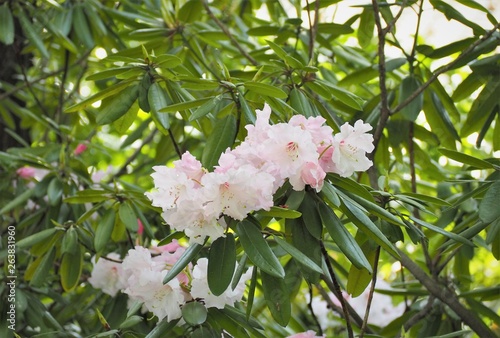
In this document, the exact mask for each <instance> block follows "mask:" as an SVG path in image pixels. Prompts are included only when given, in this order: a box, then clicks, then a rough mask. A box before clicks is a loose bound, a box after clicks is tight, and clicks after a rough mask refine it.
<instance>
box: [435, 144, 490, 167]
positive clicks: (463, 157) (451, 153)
mask: <svg viewBox="0 0 500 338" xmlns="http://www.w3.org/2000/svg"><path fill="white" fill-rule="evenodd" d="M439 152H440V153H441V154H443V155H444V156H446V157H448V158H451V159H452V160H455V161H457V162H460V163H464V164H468V165H470V166H472V167H474V168H478V169H493V168H494V166H493V164H491V163H490V162H486V161H484V160H481V159H479V158H476V157H473V156H470V155H467V154H464V153H461V152H459V151H455V150H450V149H445V148H439Z"/></svg>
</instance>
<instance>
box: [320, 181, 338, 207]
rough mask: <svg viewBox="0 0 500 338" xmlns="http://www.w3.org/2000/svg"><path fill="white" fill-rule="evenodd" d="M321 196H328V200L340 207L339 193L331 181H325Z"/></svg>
mask: <svg viewBox="0 0 500 338" xmlns="http://www.w3.org/2000/svg"><path fill="white" fill-rule="evenodd" d="M320 196H322V197H324V198H326V200H327V201H328V202H330V203H331V204H333V205H334V206H336V207H340V198H339V195H338V194H337V191H336V189H335V188H334V187H333V186H332V185H331V184H330V183H329V182H325V183H324V185H323V189H321V192H320Z"/></svg>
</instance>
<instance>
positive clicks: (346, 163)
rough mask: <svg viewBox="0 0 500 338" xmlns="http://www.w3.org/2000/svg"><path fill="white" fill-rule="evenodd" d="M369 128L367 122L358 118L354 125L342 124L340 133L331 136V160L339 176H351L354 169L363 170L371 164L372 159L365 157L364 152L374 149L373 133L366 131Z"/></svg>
mask: <svg viewBox="0 0 500 338" xmlns="http://www.w3.org/2000/svg"><path fill="white" fill-rule="evenodd" d="M371 129H372V127H371V126H370V125H369V124H368V123H363V121H361V120H358V121H356V123H355V124H354V127H352V126H351V125H349V124H348V123H345V124H344V125H342V126H341V127H340V133H338V134H336V135H335V136H334V137H333V144H332V145H333V147H334V151H333V154H332V161H333V163H334V164H335V167H336V173H338V174H339V175H340V176H342V177H347V176H351V175H352V174H353V173H354V172H355V171H365V170H368V168H370V167H371V166H372V164H373V163H372V161H370V160H369V159H368V158H367V157H366V153H370V152H372V151H373V149H374V146H373V135H371V134H368V133H367V132H368V131H370V130H371Z"/></svg>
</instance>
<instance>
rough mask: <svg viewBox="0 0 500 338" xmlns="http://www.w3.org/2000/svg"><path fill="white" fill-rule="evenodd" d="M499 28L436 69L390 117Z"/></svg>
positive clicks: (496, 27) (489, 32) (498, 25)
mask: <svg viewBox="0 0 500 338" xmlns="http://www.w3.org/2000/svg"><path fill="white" fill-rule="evenodd" d="M499 28H500V23H497V24H496V25H495V27H494V28H493V29H492V30H490V31H488V32H487V33H486V34H484V35H483V36H482V37H481V38H480V39H478V40H477V41H476V42H474V43H473V44H471V45H470V46H469V47H467V48H466V49H464V50H463V51H462V53H461V54H460V55H459V56H457V58H456V59H455V60H453V61H452V62H450V63H448V64H447V65H444V66H443V67H441V68H439V69H437V70H436V71H435V72H434V73H433V74H432V76H431V77H430V78H429V80H427V81H426V82H425V83H424V84H423V85H422V86H420V88H418V89H417V90H416V91H415V92H413V93H412V94H411V95H410V96H408V97H407V98H406V100H404V101H403V102H401V103H400V104H398V105H397V106H396V108H394V109H393V110H392V112H391V115H394V114H396V113H397V112H399V111H400V110H401V109H403V108H404V107H406V106H407V105H408V104H410V102H411V101H413V100H414V99H415V98H416V97H417V96H418V95H420V94H421V93H422V92H423V91H424V90H425V89H427V87H429V86H430V85H431V84H432V83H433V82H434V81H436V79H437V78H438V76H439V75H441V74H443V73H446V72H447V71H449V70H450V69H452V68H453V67H454V66H455V65H456V64H457V63H458V62H459V61H462V59H463V58H464V57H466V56H468V55H469V54H470V53H472V52H473V51H474V49H475V48H476V47H477V46H479V45H480V44H481V43H483V42H484V41H486V40H488V39H489V38H490V37H491V36H492V35H493V33H495V32H496V31H497V30H498V29H499Z"/></svg>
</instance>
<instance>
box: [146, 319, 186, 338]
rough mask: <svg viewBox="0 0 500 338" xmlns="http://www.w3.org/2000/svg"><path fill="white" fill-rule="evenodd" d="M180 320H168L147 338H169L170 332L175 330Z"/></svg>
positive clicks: (164, 320)
mask: <svg viewBox="0 0 500 338" xmlns="http://www.w3.org/2000/svg"><path fill="white" fill-rule="evenodd" d="M179 320H180V319H174V320H171V321H168V320H167V318H165V319H163V320H162V321H161V322H159V323H158V324H157V325H156V326H155V327H154V328H153V329H152V330H151V331H150V332H149V333H148V335H147V336H146V338H163V337H168V336H169V335H168V334H169V332H170V331H172V330H173V329H174V327H175V326H176V325H177V322H178V321H179Z"/></svg>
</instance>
